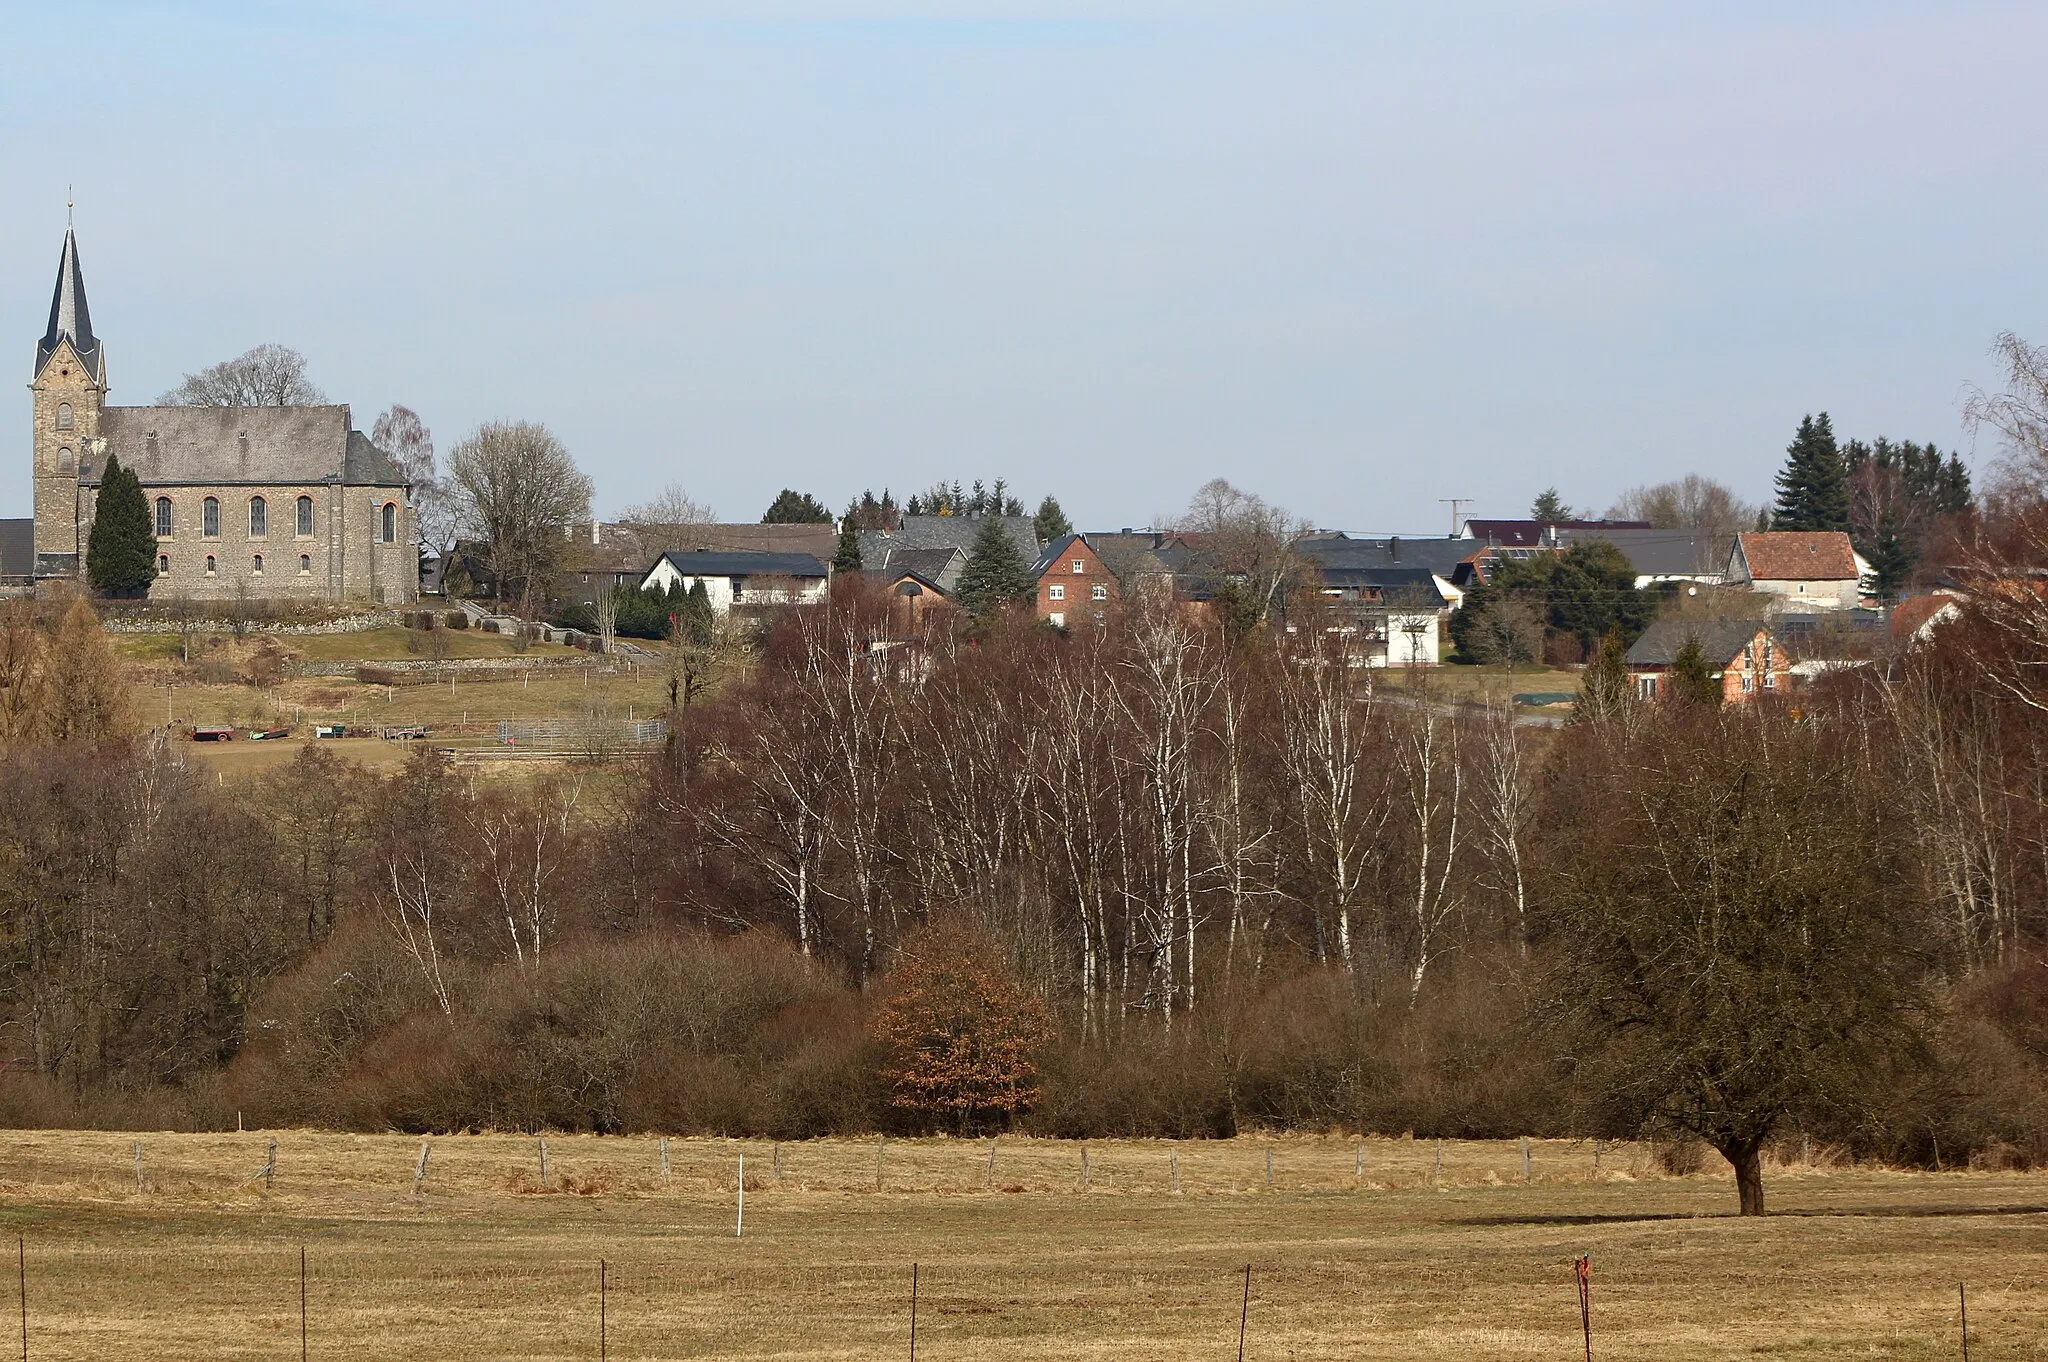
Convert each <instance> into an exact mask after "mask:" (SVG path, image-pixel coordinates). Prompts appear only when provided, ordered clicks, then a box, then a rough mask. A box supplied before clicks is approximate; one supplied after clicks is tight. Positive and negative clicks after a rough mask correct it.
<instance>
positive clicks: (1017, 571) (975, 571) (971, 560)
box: [956, 516, 1032, 619]
mask: <svg viewBox="0 0 2048 1362" xmlns="http://www.w3.org/2000/svg"><path fill="white" fill-rule="evenodd" d="M1031 587H1032V581H1031V568H1030V565H1029V564H1027V563H1026V562H1025V561H1024V559H1023V557H1022V555H1020V554H1019V553H1018V552H1017V545H1016V541H1014V540H1012V539H1011V538H1010V536H1009V534H1008V533H1007V532H1006V531H1005V530H1004V529H1003V522H1002V521H1001V520H999V519H997V518H996V517H994V516H989V517H988V518H987V519H985V520H983V521H982V523H981V531H980V532H979V533H978V534H976V535H975V536H974V548H973V551H972V552H970V553H969V554H968V555H967V566H966V567H964V568H962V569H961V570H960V585H959V587H958V590H957V593H956V594H957V595H958V596H959V598H960V604H962V605H964V606H966V607H967V612H968V613H969V614H971V615H973V616H974V617H975V618H976V619H985V618H987V617H988V616H989V615H992V614H994V613H995V612H996V611H998V610H1000V609H1002V608H1003V607H1004V606H1006V605H1008V604H1010V603H1011V602H1012V601H1016V600H1020V599H1022V598H1023V597H1025V596H1028V595H1030V594H1031Z"/></svg>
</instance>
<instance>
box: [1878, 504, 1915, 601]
mask: <svg viewBox="0 0 2048 1362" xmlns="http://www.w3.org/2000/svg"><path fill="white" fill-rule="evenodd" d="M1918 558H1919V555H1918V554H1916V553H1915V552H1914V551H1913V545H1912V544H1911V543H1910V542H1908V540H1907V538H1906V536H1905V535H1904V534H1903V533H1901V532H1900V529H1899V522H1898V520H1897V518H1896V517H1894V516H1891V515H1886V516H1885V518H1884V520H1883V521H1882V522H1881V523H1880V524H1879V526H1878V531H1877V539H1876V542H1874V543H1873V544H1872V545H1871V546H1870V587H1871V590H1872V591H1874V592H1875V593H1876V595H1877V598H1878V599H1879V600H1881V601H1884V602H1885V603H1886V604H1890V603H1891V602H1893V601H1896V600H1897V599H1898V598H1899V593H1900V592H1901V591H1903V590H1904V589H1905V587H1906V583H1907V582H1909V581H1911V580H1912V577H1913V568H1914V565H1915V563H1916V562H1917V560H1918Z"/></svg>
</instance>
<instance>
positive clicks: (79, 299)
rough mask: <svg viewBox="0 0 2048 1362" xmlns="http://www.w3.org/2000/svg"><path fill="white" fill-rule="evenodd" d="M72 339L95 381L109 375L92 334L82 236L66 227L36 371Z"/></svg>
mask: <svg viewBox="0 0 2048 1362" xmlns="http://www.w3.org/2000/svg"><path fill="white" fill-rule="evenodd" d="M66 339H69V340H70V342H71V348H72V349H73V350H74V351H76V352H77V354H78V358H79V362H80V363H82V364H84V365H85V367H86V371H87V373H88V374H89V375H90V376H91V378H92V379H93V381H95V382H99V381H101V380H103V379H104V377H105V366H104V364H103V363H102V361H101V355H100V342H99V338H98V337H97V336H95V335H93V333H92V314H91V312H89V311H88V310H87V309H86V305H85V275H84V274H83V273H82V272H81V271H80V270H79V268H78V238H77V237H76V236H75V235H73V233H72V230H71V227H70V226H69V224H66V226H65V228H64V253H63V255H62V256H60V257H59V258H58V260H57V289H56V292H54V293H53V294H51V296H50V325H49V328H48V329H47V330H45V331H44V332H43V338H42V339H41V340H40V341H37V342H36V372H37V373H38V374H40V373H42V371H43V366H44V365H45V364H48V363H49V362H50V356H51V355H53V354H55V353H56V351H57V346H58V344H59V342H61V341H64V340H66Z"/></svg>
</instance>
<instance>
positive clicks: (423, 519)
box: [370, 405, 456, 564]
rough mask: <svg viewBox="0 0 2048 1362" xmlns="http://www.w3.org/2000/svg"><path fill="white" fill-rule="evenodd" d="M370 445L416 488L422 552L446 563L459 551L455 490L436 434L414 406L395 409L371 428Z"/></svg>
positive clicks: (416, 520)
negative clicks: (445, 472)
mask: <svg viewBox="0 0 2048 1362" xmlns="http://www.w3.org/2000/svg"><path fill="white" fill-rule="evenodd" d="M370 443H371V444H373V445H375V446H377V448H379V449H381V450H383V451H384V452H385V453H387V454H389V455H390V456H391V457H392V459H393V461H394V462H396V463H397V464H398V469H399V472H400V473H402V474H403V475H404V476H405V480H406V483H407V485H408V486H410V487H411V488H412V505H413V524H414V526H415V527H416V528H417V530H418V531H419V536H420V549H421V551H422V552H425V553H430V554H433V555H434V556H435V557H437V558H439V559H440V560H441V562H442V563H444V564H445V563H446V562H447V561H448V558H449V555H451V554H452V553H453V552H454V551H455V534H456V506H455V500H454V496H453V491H454V489H453V488H452V487H450V486H449V484H448V482H447V480H446V479H444V478H443V477H442V476H441V469H440V464H439V462H438V460H436V459H435V457H434V433H433V432H432V431H431V430H428V429H427V425H426V422H424V421H422V420H420V418H419V413H418V412H415V411H414V410H413V409H412V408H410V407H401V406H396V405H394V406H391V407H388V408H386V409H385V410H384V412H383V413H382V414H381V415H380V416H378V417H377V419H376V421H375V422H374V423H372V424H371V426H370Z"/></svg>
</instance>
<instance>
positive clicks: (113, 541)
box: [85, 454, 156, 596]
mask: <svg viewBox="0 0 2048 1362" xmlns="http://www.w3.org/2000/svg"><path fill="white" fill-rule="evenodd" d="M85 573H86V576H87V577H89V578H91V579H92V584H93V587H94V589H95V590H97V591H99V592H100V594H102V595H105V596H140V595H143V594H145V593H146V592H147V591H148V590H149V584H150V583H151V582H153V581H155V580H156V527H155V526H154V525H152V524H151V523H150V519H149V502H148V501H147V500H146V499H145V498H144V497H143V495H142V483H141V481H140V480H138V479H137V478H136V476H135V474H134V473H133V472H131V471H129V470H128V469H126V468H123V467H121V461H120V460H119V459H117V458H115V457H114V456H113V455H111V454H110V455H108V456H107V470H106V472H105V473H103V474H102V475H101V476H100V494H99V499H98V500H97V501H96V502H95V503H94V504H93V517H92V537H91V538H90V539H88V540H87V541H86V546H85Z"/></svg>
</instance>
